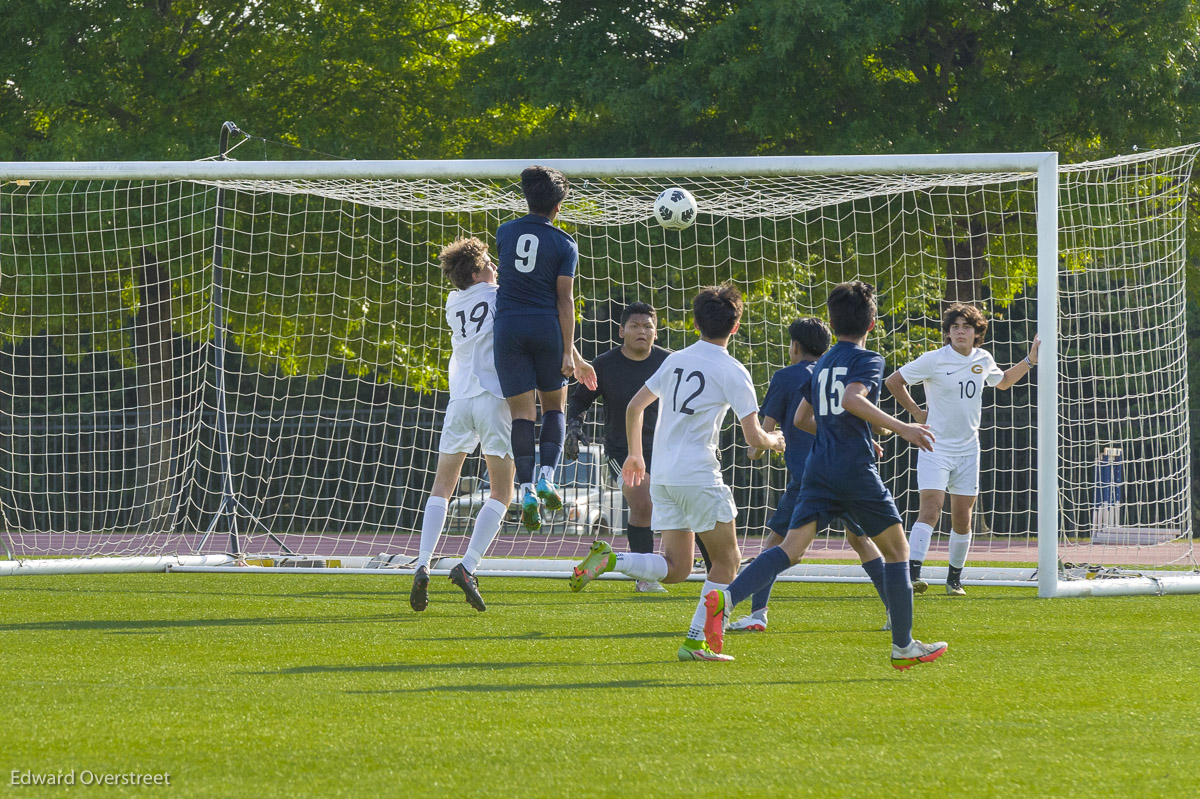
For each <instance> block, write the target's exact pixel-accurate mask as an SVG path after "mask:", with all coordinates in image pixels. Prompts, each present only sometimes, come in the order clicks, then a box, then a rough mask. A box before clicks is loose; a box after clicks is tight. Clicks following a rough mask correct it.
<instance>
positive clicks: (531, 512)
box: [521, 490, 542, 533]
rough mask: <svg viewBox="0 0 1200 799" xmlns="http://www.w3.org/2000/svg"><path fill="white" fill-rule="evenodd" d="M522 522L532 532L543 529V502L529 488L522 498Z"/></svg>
mask: <svg viewBox="0 0 1200 799" xmlns="http://www.w3.org/2000/svg"><path fill="white" fill-rule="evenodd" d="M521 524H522V525H524V526H525V529H526V530H528V531H529V532H531V533H536V532H537V531H538V530H540V529H542V504H541V503H540V502H539V501H538V498H537V495H535V494H534V493H533V492H532V491H528V490H527V491H526V492H525V496H524V498H522V499H521Z"/></svg>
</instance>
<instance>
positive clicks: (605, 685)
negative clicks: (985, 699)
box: [345, 664, 893, 696]
mask: <svg viewBox="0 0 1200 799" xmlns="http://www.w3.org/2000/svg"><path fill="white" fill-rule="evenodd" d="M592 665H595V664H592ZM892 681H893V680H891V679H887V678H884V677H872V678H863V677H858V678H848V679H840V680H761V681H756V682H755V683H754V686H755V687H756V688H763V687H770V686H796V685H865V684H868V683H889V682H892ZM745 687H746V683H745V682H744V681H742V680H729V681H726V682H708V681H705V682H703V683H698V682H696V681H694V680H691V681H689V680H685V681H683V682H676V681H667V680H653V679H645V680H610V681H607V682H568V683H524V684H518V685H489V684H481V685H431V686H428V687H426V688H389V689H383V690H376V691H346V692H345V693H346V694H350V695H364V696H366V695H372V694H376V695H383V694H390V695H395V694H431V693H487V694H505V693H521V692H526V691H588V690H593V691H610V690H612V689H614V688H653V689H656V690H658V689H662V688H704V689H706V690H708V689H714V688H742V689H744V688H745Z"/></svg>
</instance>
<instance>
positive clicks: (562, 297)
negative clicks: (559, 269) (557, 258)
mask: <svg viewBox="0 0 1200 799" xmlns="http://www.w3.org/2000/svg"><path fill="white" fill-rule="evenodd" d="M574 286H575V278H573V277H569V276H567V275H559V276H558V283H557V284H556V289H557V295H558V296H557V302H556V305H557V308H558V327H559V330H561V331H562V342H563V347H562V353H563V361H562V373H563V377H573V376H574V375H575V292H574Z"/></svg>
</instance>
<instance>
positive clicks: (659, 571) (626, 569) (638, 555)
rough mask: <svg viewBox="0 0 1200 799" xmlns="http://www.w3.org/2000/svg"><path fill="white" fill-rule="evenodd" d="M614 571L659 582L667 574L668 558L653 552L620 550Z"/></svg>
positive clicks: (639, 578)
mask: <svg viewBox="0 0 1200 799" xmlns="http://www.w3.org/2000/svg"><path fill="white" fill-rule="evenodd" d="M613 571H618V572H620V573H621V574H625V575H628V576H630V577H632V578H633V579H635V580H647V581H649V582H654V583H657V582H659V581H661V580H662V579H663V578H664V577H666V576H667V559H666V558H664V557H663V556H662V555H658V554H655V553H653V552H618V553H617V565H616V566H614V567H613Z"/></svg>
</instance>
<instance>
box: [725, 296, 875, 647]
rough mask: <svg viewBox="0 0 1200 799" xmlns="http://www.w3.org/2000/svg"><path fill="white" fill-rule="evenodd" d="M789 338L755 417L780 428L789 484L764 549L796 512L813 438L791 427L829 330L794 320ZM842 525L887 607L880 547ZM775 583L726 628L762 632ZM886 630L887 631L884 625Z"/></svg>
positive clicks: (756, 454)
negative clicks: (781, 362) (783, 363)
mask: <svg viewBox="0 0 1200 799" xmlns="http://www.w3.org/2000/svg"><path fill="white" fill-rule="evenodd" d="M788 336H789V337H790V338H791V344H790V345H789V346H788V358H789V360H790V361H791V365H790V366H785V367H783V368H782V369H780V370H779V371H778V372H776V373H775V374H774V375H772V376H771V385H770V386H769V387H768V388H767V396H766V397H764V398H763V404H762V409H761V410H760V411H759V414H760V415H761V416H762V417H763V421H762V425H763V429H764V430H766V431H768V432H770V431H772V430H774V429H775V428H776V427H780V429H782V430H783V437H784V439H785V440H786V441H787V449H786V450H785V451H784V456H783V457H784V463H785V464H786V465H787V471H788V484H787V488H786V489H785V490H784V492H783V497H782V498H781V499H780V501H779V505H778V506H777V507H776V508H775V513H774V515H772V516H771V518H770V520H769V521H767V528H768V529H769V530H770V531H771V532H770V533H768V536H767V543H768V544H769V546H778V545H779V544H782V543H783V539H784V536H786V535H787V531H788V530H790V529H791V528H792V527H794V526H795V525H793V524H792V514H793V513H794V512H795V510H796V501H797V500H798V499H799V498H800V485H801V483H802V481H803V478H804V467H805V464H806V463H807V461H808V453H809V452H810V451H811V450H812V445H813V440H814V439H813V435H812V434H811V433H810V432H808V431H807V430H801V429H800V428H799V427H796V425H795V423H794V420H795V418H796V411H797V409H798V408H799V407H800V402H801V400H802V399H803V398H804V391H805V390H806V389H807V387H808V383H809V379H810V378H811V377H812V371H813V367H814V366H816V364H817V359H818V358H820V357H821V356H822V355H824V354H825V351H826V350H828V349H829V341H830V335H829V328H828V327H826V326H825V323H824V322H822V321H821V320H820V319H817V318H815V317H811V316H810V317H807V318H804V319H797V320H796V321H794V322H792V324H791V325H789V326H788ZM763 454H764V453H763V451H762V450H752V451H751V453H750V459H751V460H758V459H759V458H760V457H762V455H763ZM842 522H843V524H846V527H847V529H846V540H847V541H848V542H849V543H850V546H851V547H853V548H854V551H855V552H857V553H858V557H859V559H860V560H861V561H862V565H863V570H864V571H866V573H867V576H869V577H870V578H871V582H872V583H873V584H874V585H875V590H876V591H878V592H879V598H880V599H882V600H883V602H884V607H885V608H886V607H887V598H886V596H885V594H884V592H883V556H882V555H881V554H880V553H879V549H878V548H877V547H876V546H875V545H874V544H873V543H871V539H870V538H867V537H866V536H864V535H862V534H861V531H859V530H858V529H857V528H856V527H855V526H854V525H853V524H852V523H848V522H846V520H845V519H843V520H842ZM774 586H775V581H774V580H771V581H770V582H769V583H767V584H766V585H765V586H763V587H762V588H760V589H759V590H758V591H755V592H754V596H753V597H752V598H751V601H750V615H748V616H743V617H742V618H740V619H738V620H737V621H735V622H733V623H731V624H730V625H729V629H730V630H733V631H735V632H736V631H739V630H744V631H746V632H762V631H764V630H766V629H767V603H768V602H769V601H770V599H771V589H772V588H773V587H774ZM883 629H885V630H887V629H891V628H890V627H889V626H888V625H886V624H885V625H884V628H883Z"/></svg>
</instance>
